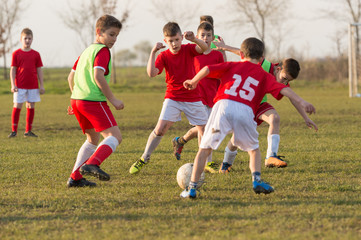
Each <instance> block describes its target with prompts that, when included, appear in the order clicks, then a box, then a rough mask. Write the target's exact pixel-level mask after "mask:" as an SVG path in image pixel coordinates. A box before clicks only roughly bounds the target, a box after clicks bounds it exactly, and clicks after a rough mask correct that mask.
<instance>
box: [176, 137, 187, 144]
mask: <svg viewBox="0 0 361 240" xmlns="http://www.w3.org/2000/svg"><path fill="white" fill-rule="evenodd" d="M177 141H178V143H179V144H181V145H184V144H186V143H187V141H186V140H184V138H183V137H180V138H178V140H177Z"/></svg>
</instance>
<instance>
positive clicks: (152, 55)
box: [147, 42, 165, 77]
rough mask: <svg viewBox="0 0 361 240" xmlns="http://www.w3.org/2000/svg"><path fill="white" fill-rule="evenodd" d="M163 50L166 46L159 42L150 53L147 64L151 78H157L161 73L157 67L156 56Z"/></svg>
mask: <svg viewBox="0 0 361 240" xmlns="http://www.w3.org/2000/svg"><path fill="white" fill-rule="evenodd" d="M162 48H165V46H164V45H163V44H162V43H160V42H157V43H156V44H155V46H154V47H153V49H152V51H151V52H150V56H149V60H148V64H147V73H148V76H149V77H155V76H157V75H158V73H159V69H158V68H156V67H155V55H156V53H157V52H158V51H159V50H160V49H162Z"/></svg>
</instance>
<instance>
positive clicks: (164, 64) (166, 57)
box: [155, 44, 201, 102]
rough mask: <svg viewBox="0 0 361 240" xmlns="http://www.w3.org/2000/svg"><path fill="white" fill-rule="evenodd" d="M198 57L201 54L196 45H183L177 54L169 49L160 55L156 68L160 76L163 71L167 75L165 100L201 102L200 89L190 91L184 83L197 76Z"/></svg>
mask: <svg viewBox="0 0 361 240" xmlns="http://www.w3.org/2000/svg"><path fill="white" fill-rule="evenodd" d="M198 55H201V53H198V52H197V51H196V44H183V45H182V46H181V49H180V50H179V52H178V53H176V54H173V53H171V51H169V49H168V50H166V51H164V52H161V53H160V54H159V55H158V57H157V59H156V61H155V67H156V68H158V70H159V74H161V73H162V71H163V69H165V74H166V76H165V82H166V83H167V90H166V92H165V96H164V98H170V99H172V100H174V101H179V102H197V101H201V97H200V95H199V90H198V88H196V89H195V90H192V91H189V90H187V89H185V88H184V87H183V82H184V81H185V80H187V79H192V78H193V77H194V75H195V70H194V57H195V56H198Z"/></svg>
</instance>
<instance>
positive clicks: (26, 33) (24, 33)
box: [20, 28, 33, 36]
mask: <svg viewBox="0 0 361 240" xmlns="http://www.w3.org/2000/svg"><path fill="white" fill-rule="evenodd" d="M20 35H21V36H22V35H31V36H33V31H31V29H30V28H24V29H23V30H22V31H21V34H20Z"/></svg>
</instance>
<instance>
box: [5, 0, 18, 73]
mask: <svg viewBox="0 0 361 240" xmlns="http://www.w3.org/2000/svg"><path fill="white" fill-rule="evenodd" d="M21 1H22V0H12V1H8V0H0V57H3V64H4V65H3V68H4V71H3V72H4V75H3V77H4V79H7V78H8V73H7V71H6V66H7V63H6V54H8V53H10V51H11V50H12V48H13V47H14V46H15V44H14V43H13V42H12V38H11V36H12V30H13V27H14V25H15V24H16V23H17V22H18V20H19V15H18V14H19V12H20V11H21V10H22V9H21V7H20V6H21V5H22V2H21ZM19 38H20V35H19Z"/></svg>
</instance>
